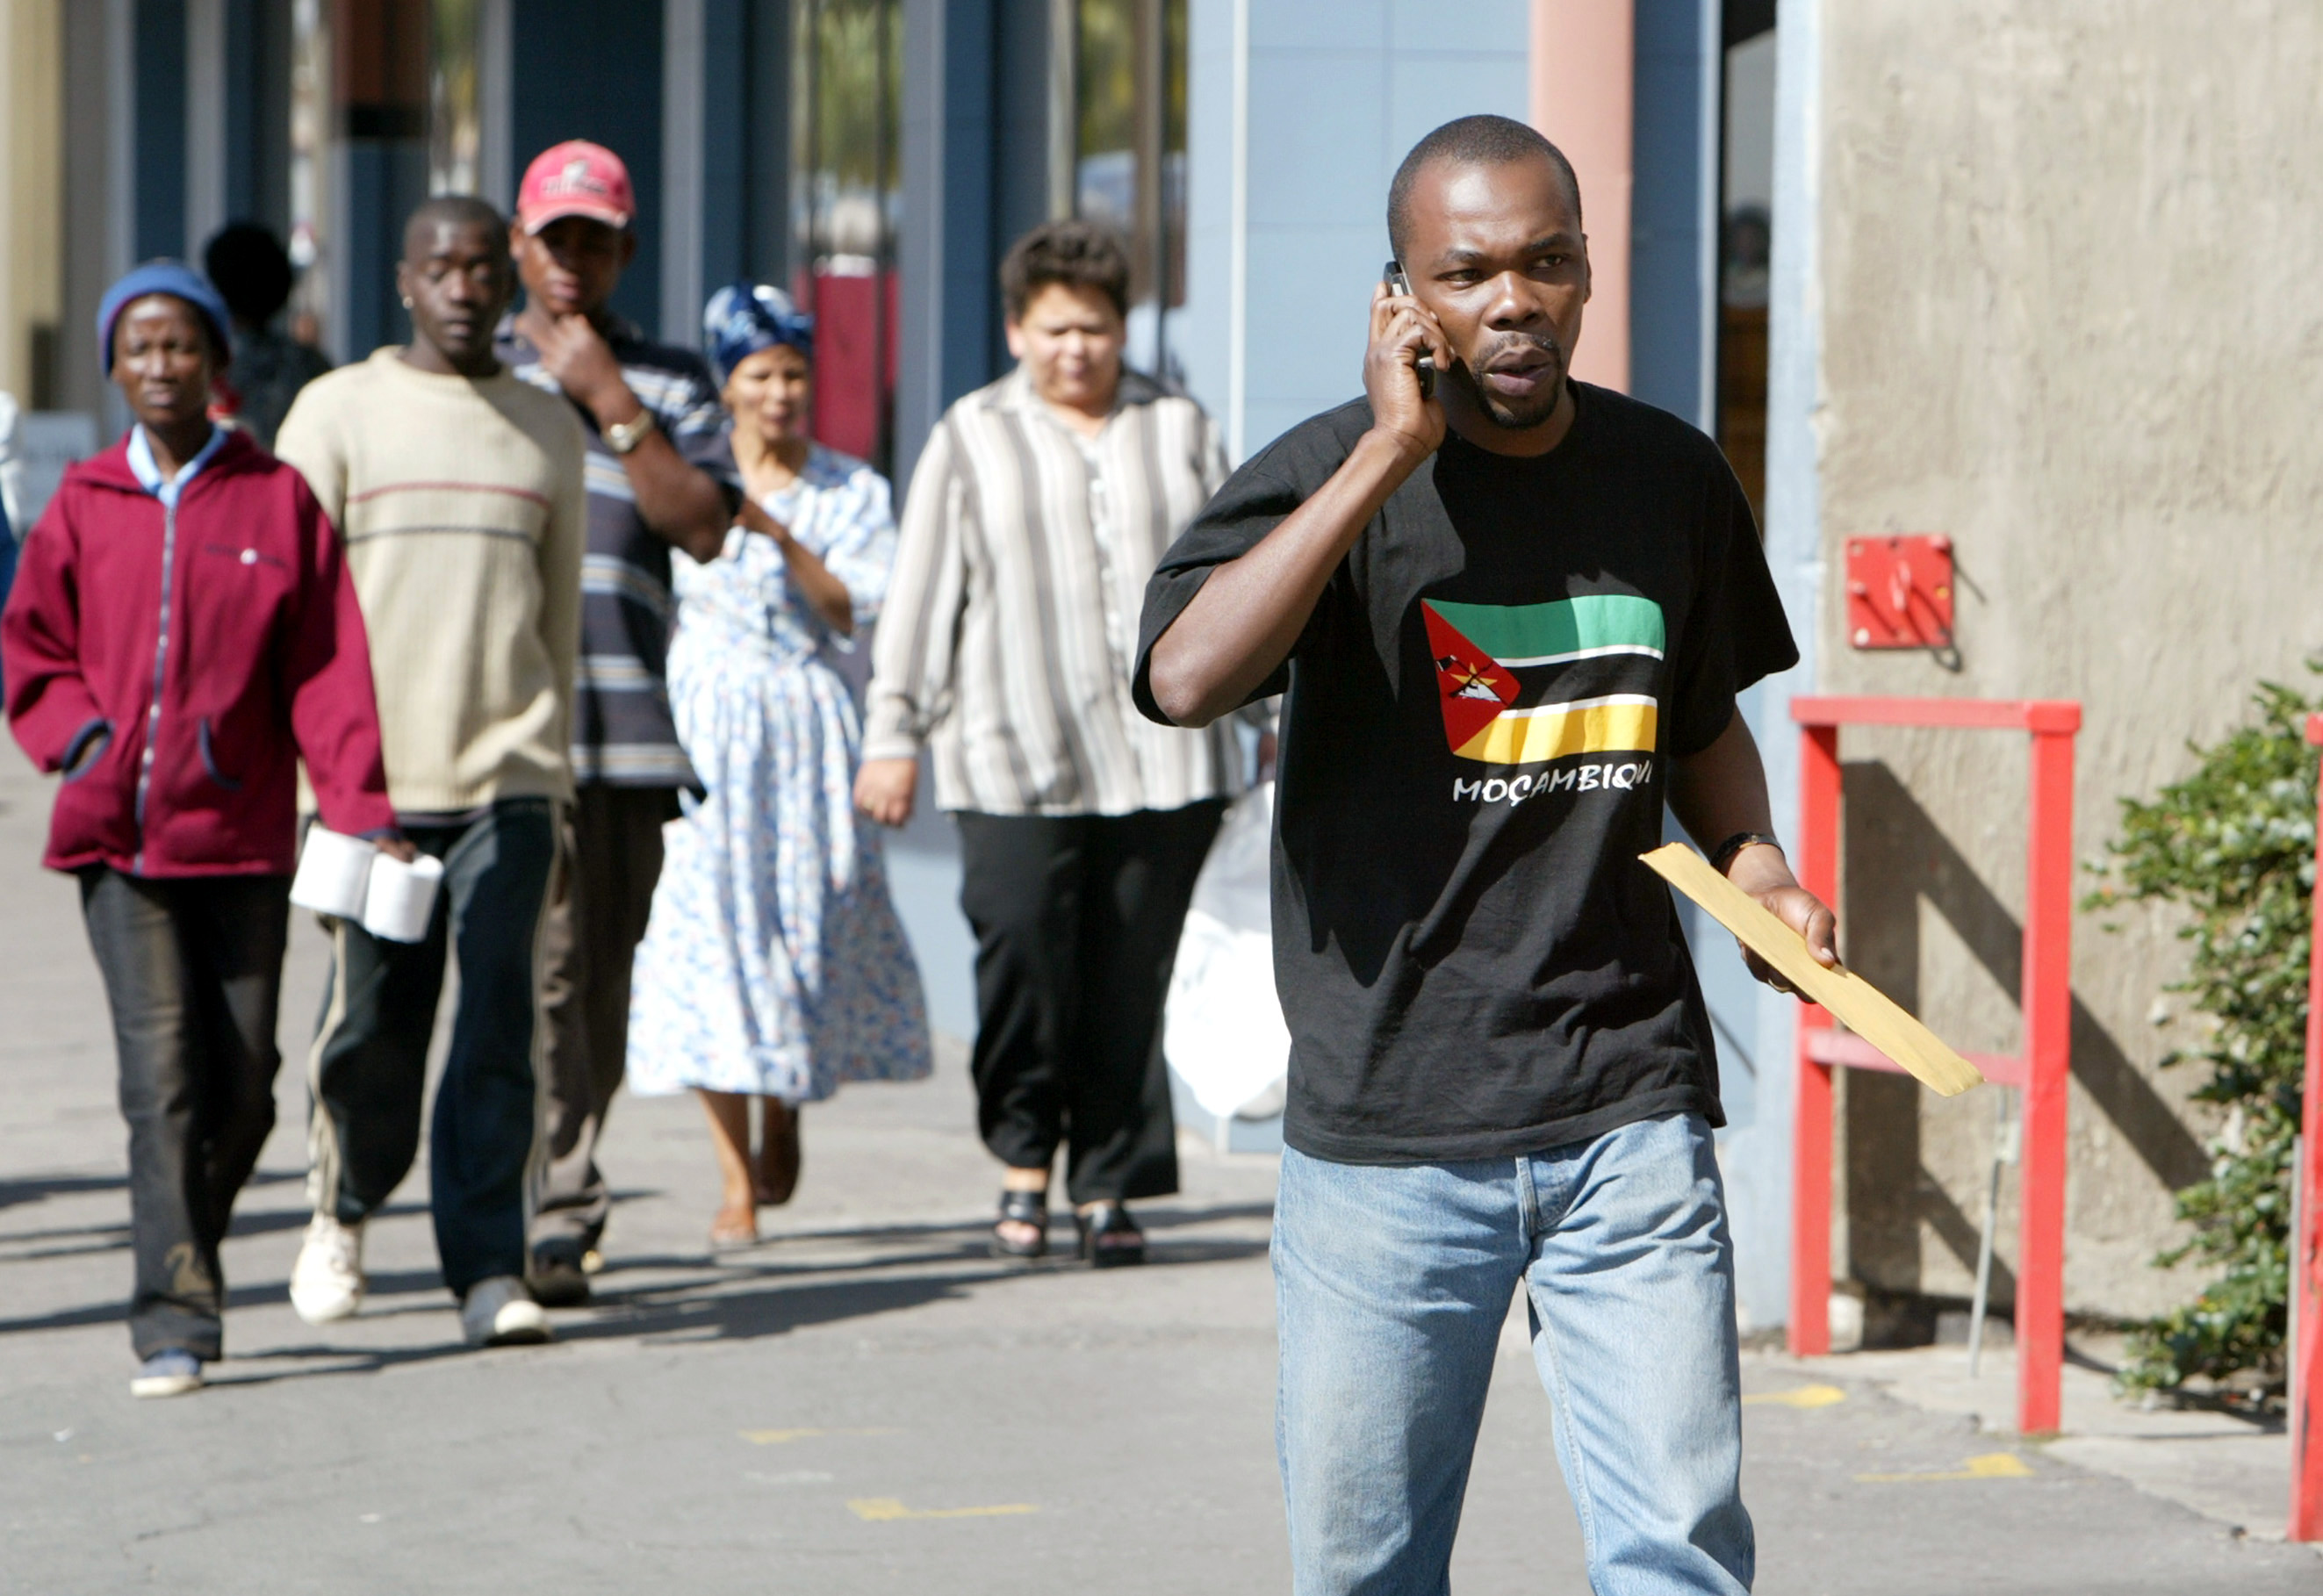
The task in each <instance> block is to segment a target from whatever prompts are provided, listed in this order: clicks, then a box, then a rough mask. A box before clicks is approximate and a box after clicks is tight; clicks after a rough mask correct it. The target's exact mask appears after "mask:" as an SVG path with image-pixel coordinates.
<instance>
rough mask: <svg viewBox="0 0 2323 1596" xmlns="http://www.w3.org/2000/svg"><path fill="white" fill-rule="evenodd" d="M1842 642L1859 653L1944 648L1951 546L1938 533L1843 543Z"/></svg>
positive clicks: (1949, 606)
mask: <svg viewBox="0 0 2323 1596" xmlns="http://www.w3.org/2000/svg"><path fill="white" fill-rule="evenodd" d="M1847 640H1848V641H1849V642H1850V643H1852V644H1853V645H1854V646H1855V647H1858V648H1949V647H1951V643H1952V540H1951V538H1949V537H1945V536H1944V535H1943V534H1942V533H1941V532H1935V533H1916V534H1912V535H1908V536H1904V537H1850V538H1849V539H1848V540H1847Z"/></svg>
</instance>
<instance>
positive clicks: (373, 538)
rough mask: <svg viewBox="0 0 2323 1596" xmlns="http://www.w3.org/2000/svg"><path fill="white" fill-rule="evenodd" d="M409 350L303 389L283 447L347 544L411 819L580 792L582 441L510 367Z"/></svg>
mask: <svg viewBox="0 0 2323 1596" xmlns="http://www.w3.org/2000/svg"><path fill="white" fill-rule="evenodd" d="M401 356H402V352H401V351H400V350H399V349H396V348H392V347H390V348H385V349H381V350H380V351H378V352H377V353H374V354H373V355H372V357H371V358H370V359H369V360H367V361H364V362H363V363H361V364H360V365H353V366H346V367H343V368H341V369H340V370H338V371H333V372H331V373H330V374H329V375H327V376H325V377H321V378H317V380H316V381H313V382H310V383H308V385H307V386H306V388H304V389H303V390H300V392H299V394H298V400H297V402H296V403H294V404H293V405H292V406H291V407H290V414H289V416H287V417H284V418H283V422H282V428H281V431H280V433H279V434H278V435H277V436H276V438H275V452H276V453H277V454H280V456H281V457H282V458H283V459H284V460H287V461H289V463H291V464H292V465H295V466H297V467H298V471H299V472H300V473H301V474H302V475H304V476H305V477H306V479H307V481H308V484H309V485H311V486H312V487H313V488H314V490H315V495H316V497H317V498H318V499H320V500H322V502H323V509H324V511H325V512H326V514H327V515H329V517H330V518H331V521H332V523H333V524H334V525H335V526H336V527H338V528H339V534H340V536H341V537H343V538H344V540H345V543H346V549H347V565H348V568H349V569H350V570H351V571H352V572H353V575H354V582H355V595H356V597H357V598H358V599H359V600H360V601H362V604H363V625H364V627H365V628H367V629H368V630H369V632H370V634H371V668H372V680H373V682H374V683H376V686H377V691H378V693H379V722H380V732H381V741H382V744H383V746H384V750H385V753H386V758H387V788H388V796H389V798H390V800H392V801H393V803H394V804H395V808H396V812H398V813H399V814H444V813H457V812H463V811H466V810H471V809H474V808H477V807H480V806H482V805H483V804H487V803H491V802H492V801H493V800H495V799H500V798H520V797H546V798H565V797H569V796H571V794H572V792H573V772H572V765H571V760H570V756H569V754H568V752H567V750H568V749H569V748H571V746H572V741H573V738H572V719H573V671H574V656H576V655H577V654H578V653H579V650H580V644H581V556H582V553H583V545H584V542H585V539H586V537H587V528H586V518H587V499H586V496H585V492H584V490H583V487H582V482H581V469H582V460H583V451H584V449H585V446H586V445H584V443H583V438H582V432H581V423H580V420H579V418H578V417H575V416H574V413H573V409H572V407H571V406H570V405H568V404H566V403H565V400H563V399H559V398H557V397H556V396H555V395H552V394H547V393H543V392H541V391H540V390H537V389H536V388H533V387H531V386H529V385H528V384H526V383H523V382H519V381H517V379H516V378H514V377H512V376H510V375H509V374H508V373H507V372H505V371H503V372H501V373H500V375H498V376H495V377H486V378H482V379H471V378H466V377H446V376H438V375H436V374H435V373H433V372H428V371H420V370H419V369H418V367H416V366H413V365H410V364H409V363H408V362H405V361H404V360H403V359H402V358H401Z"/></svg>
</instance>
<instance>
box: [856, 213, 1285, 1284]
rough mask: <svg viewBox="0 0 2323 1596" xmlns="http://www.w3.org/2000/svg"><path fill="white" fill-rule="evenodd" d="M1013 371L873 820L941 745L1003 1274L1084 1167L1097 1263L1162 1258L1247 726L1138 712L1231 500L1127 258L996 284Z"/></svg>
mask: <svg viewBox="0 0 2323 1596" xmlns="http://www.w3.org/2000/svg"><path fill="white" fill-rule="evenodd" d="M1001 291H1002V297H1003V298H1004V300H1005V304H1006V307H1007V330H1008V347H1009V350H1010V353H1014V354H1015V356H1016V358H1017V361H1018V362H1019V363H1018V367H1017V369H1016V370H1015V371H1014V372H1012V373H1010V374H1009V375H1008V376H1006V377H1004V378H1002V379H1001V380H1000V381H997V382H996V383H994V384H992V385H991V386H990V387H988V388H985V389H982V390H978V392H975V393H971V394H969V395H968V396H967V397H966V398H965V399H960V401H959V402H958V403H957V404H955V405H953V406H952V407H951V408H950V410H949V411H947V412H946V413H945V415H944V417H943V420H942V421H941V423H940V424H939V425H938V426H937V427H936V429H935V432H934V434H933V436H931V437H930V438H929V440H928V444H927V448H926V450H925V451H924V452H923V454H921V456H920V461H919V465H918V468H917V470H916V471H915V472H914V475H913V478H912V489H911V492H910V494H909V495H908V496H907V498H906V500H905V501H904V527H903V538H902V543H901V546H900V547H899V549H898V551H897V555H896V566H895V580H894V582H893V583H892V584H891V585H890V587H889V590H888V601H887V611H886V616H887V619H886V624H885V625H883V626H881V627H880V628H879V636H878V640H877V643H876V644H875V645H874V647H873V652H872V669H873V677H872V683H871V693H870V702H869V708H868V713H867V716H866V724H865V729H864V738H863V753H864V766H863V774H862V775H861V776H860V777H859V780H858V781H857V784H856V801H857V803H859V804H860V805H861V806H862V808H863V809H864V811H865V812H867V813H868V814H870V815H871V816H872V817H873V818H875V819H877V820H879V821H884V822H886V824H888V825H901V824H903V823H904V821H906V820H908V819H909V818H910V816H911V812H912V805H913V799H914V788H915V786H916V784H917V777H918V768H919V766H918V759H919V754H920V750H921V748H923V746H924V747H925V748H927V749H928V751H929V753H930V755H931V756H932V765H933V766H934V771H935V784H936V803H938V804H939V805H940V806H941V807H942V808H943V809H946V810H950V811H951V812H954V813H955V814H956V815H957V816H958V819H959V823H960V847H961V853H962V857H963V862H964V864H965V867H966V878H965V881H964V883H963V885H962V887H961V892H960V903H961V907H962V908H964V909H965V910H966V911H967V913H968V917H969V922H970V923H971V924H972V925H973V927H974V929H975V931H976V938H977V960H976V969H977V1004H978V1023H977V1034H976V1047H975V1052H974V1056H973V1069H974V1073H975V1077H976V1087H977V1096H978V1120H979V1123H980V1128H981V1130H982V1132H983V1134H984V1140H985V1144H986V1145H987V1147H988V1148H990V1149H991V1151H992V1152H993V1155H994V1156H995V1157H996V1158H997V1159H999V1160H1000V1161H1001V1163H1002V1165H1003V1166H1004V1173H1003V1175H1002V1193H1001V1204H1000V1217H999V1222H998V1223H997V1224H996V1225H995V1226H994V1234H993V1247H994V1250H995V1251H996V1252H999V1253H1001V1254H1002V1255H1004V1256H1009V1257H1035V1256H1038V1255H1039V1254H1040V1253H1042V1252H1045V1251H1046V1250H1047V1247H1048V1188H1049V1166H1050V1164H1051V1162H1052V1161H1053V1160H1054V1158H1055V1156H1056V1152H1057V1150H1058V1148H1059V1147H1060V1146H1063V1147H1064V1148H1065V1150H1066V1188H1067V1191H1068V1192H1069V1194H1070V1197H1071V1198H1072V1203H1073V1207H1074V1215H1075V1222H1076V1225H1077V1227H1078V1229H1079V1237H1080V1250H1081V1255H1082V1256H1083V1257H1084V1258H1085V1259H1087V1260H1088V1261H1089V1262H1091V1263H1093V1264H1096V1265H1097V1266H1098V1267H1105V1266H1108V1265H1113V1264H1122V1263H1135V1262H1139V1261H1142V1260H1143V1257H1144V1245H1145V1238H1144V1236H1143V1234H1142V1233H1141V1232H1140V1231H1139V1229H1138V1227H1137V1225H1136V1222H1135V1221H1134V1219H1132V1218H1131V1216H1130V1214H1129V1210H1128V1207H1127V1205H1128V1204H1129V1203H1130V1202H1132V1201H1134V1200H1136V1199H1139V1198H1142V1197H1161V1196H1165V1195H1167V1194H1169V1193H1171V1192H1174V1191H1176V1190H1177V1189H1178V1160H1177V1150H1176V1140H1175V1138H1176V1131H1175V1127H1174V1126H1173V1124H1172V1123H1171V1114H1170V1087H1169V1079H1168V1077H1167V1075H1166V1074H1165V1073H1164V1071H1163V1068H1162V1063H1161V1047H1160V1020H1161V1003H1162V998H1163V995H1165V994H1166V993H1167V991H1168V989H1169V985H1170V967H1171V960H1172V959H1174V958H1175V957H1176V953H1177V947H1178V933H1179V931H1180V926H1181V925H1182V923H1183V922H1184V920H1185V915H1186V904H1187V900H1188V899H1189V897H1190V896H1191V894H1192V892H1193V887H1194V877H1195V875H1196V873H1197V872H1198V871H1199V869H1200V868H1201V864H1202V858H1203V856H1204V855H1205V854H1206V853H1207V851H1208V848H1209V845H1210V839H1211V837H1212V836H1213V835H1214V834H1215V833H1216V832H1217V826H1218V817H1219V815H1220V813H1221V812H1223V811H1224V810H1225V808H1226V800H1227V799H1228V798H1230V797H1232V796H1233V795H1234V793H1235V792H1236V791H1238V790H1239V789H1240V787H1241V785H1242V775H1243V773H1242V756H1241V750H1240V748H1239V746H1238V745H1237V743H1236V740H1235V734H1234V731H1233V729H1231V727H1229V726H1227V725H1226V724H1224V723H1221V724H1219V725H1217V726H1215V727H1213V728H1211V729H1208V730H1206V731H1183V730H1179V729H1175V728H1171V727H1163V726H1157V725H1154V724H1153V723H1152V721H1150V720H1146V719H1145V718H1144V717H1143V716H1142V715H1140V714H1139V713H1138V711H1137V707H1136V705H1135V704H1134V702H1132V701H1131V698H1130V690H1129V683H1130V667H1131V664H1132V662H1133V661H1134V658H1135V656H1136V649H1137V619H1138V614H1139V610H1140V608H1141V606H1142V604H1143V599H1144V590H1145V579H1146V578H1147V577H1148V576H1150V575H1151V574H1152V572H1153V568H1154V566H1155V565H1156V564H1158V563H1159V562H1160V560H1161V554H1162V551H1163V550H1164V549H1166V548H1167V547H1168V546H1170V543H1171V539H1173V538H1174V537H1177V535H1178V533H1179V532H1180V531H1181V530H1183V529H1184V527H1185V526H1186V524H1187V523H1188V522H1189V521H1190V520H1191V519H1192V518H1193V517H1194V515H1195V513H1196V512H1197V511H1198V510H1199V509H1201V508H1202V505H1203V504H1204V502H1205V501H1207V500H1208V498H1209V496H1210V494H1211V492H1212V491H1213V490H1215V489H1216V488H1217V485H1218V484H1219V483H1220V482H1223V481H1224V480H1225V478H1226V456H1225V452H1224V450H1223V449H1222V447H1221V446H1220V443H1219V439H1218V435H1217V428H1216V427H1213V426H1212V425H1211V422H1210V418H1209V417H1207V416H1206V415H1204V414H1203V413H1202V409H1201V407H1200V406H1198V405H1197V404H1195V403H1194V402H1193V401H1192V400H1191V399H1187V398H1185V397H1183V396H1182V395H1179V394H1175V393H1171V392H1170V391H1168V390H1165V389H1163V388H1162V387H1161V385H1160V384H1158V383H1155V382H1153V381H1150V380H1149V379H1147V378H1144V377H1142V376H1139V375H1138V374H1136V373H1135V372H1133V371H1124V370H1123V368H1122V348H1123V344H1124V343H1125V334H1126V321H1125V316H1126V310H1127V305H1128V298H1129V262H1128V257H1127V255H1126V253H1125V252H1124V250H1123V249H1122V247H1121V244H1120V243H1119V242H1118V241H1117V240H1116V238H1115V237H1114V236H1113V235H1112V234H1110V233H1108V232H1106V231H1105V230H1104V229H1101V228H1099V227H1097V226H1096V225H1093V224H1090V223H1088V222H1081V221H1066V222H1054V223H1051V224H1049V225H1046V226H1043V227H1041V228H1038V229H1036V230H1034V231H1033V233H1031V234H1027V235H1026V236H1025V237H1024V238H1023V239H1021V240H1019V241H1018V242H1017V243H1016V245H1015V248H1013V249H1011V250H1010V251H1009V252H1008V258H1007V260H1006V261H1005V263H1004V264H1003V265H1002V267H1001Z"/></svg>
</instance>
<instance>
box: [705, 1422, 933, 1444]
mask: <svg viewBox="0 0 2323 1596" xmlns="http://www.w3.org/2000/svg"><path fill="white" fill-rule="evenodd" d="M734 1433H735V1434H736V1435H739V1436H741V1437H742V1439H744V1440H745V1441H748V1443H749V1444H750V1445H753V1446H780V1445H782V1444H783V1443H784V1442H785V1441H804V1440H808V1439H810V1438H811V1437H813V1436H816V1435H902V1434H903V1431H901V1430H897V1429H892V1428H880V1427H874V1428H870V1429H844V1430H820V1429H795V1430H737V1431H735V1432H734Z"/></svg>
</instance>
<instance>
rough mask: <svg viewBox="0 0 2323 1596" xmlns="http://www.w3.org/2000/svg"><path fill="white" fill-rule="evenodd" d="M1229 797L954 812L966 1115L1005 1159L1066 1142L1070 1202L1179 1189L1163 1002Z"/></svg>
mask: <svg viewBox="0 0 2323 1596" xmlns="http://www.w3.org/2000/svg"><path fill="white" fill-rule="evenodd" d="M1225 812H1226V801H1225V800H1224V799H1213V800H1209V801H1206V802H1204V803H1193V804H1189V805H1188V806H1187V807H1185V808H1184V809H1172V810H1141V811H1139V812H1136V813H1134V814H1126V815H1053V816H1052V815H994V814H975V813H963V814H961V815H960V817H959V820H960V854H961V859H962V863H963V865H964V867H965V879H964V880H963V882H962V884H961V886H960V908H961V910H962V911H963V912H964V913H966V914H967V915H968V919H969V924H970V925H971V926H973V927H974V928H975V931H976V1001H977V1028H976V1049H975V1052H974V1055H973V1057H972V1059H971V1068H972V1069H973V1071H974V1074H975V1077H976V1096H977V1124H978V1129H979V1130H980V1131H982V1133H983V1134H984V1144H985V1145H986V1146H987V1147H988V1148H990V1149H991V1150H992V1152H993V1155H994V1156H995V1157H996V1158H998V1159H999V1160H1001V1161H1002V1162H1003V1163H1005V1164H1008V1165H1010V1166H1012V1167H1014V1168H1016V1169H1042V1168H1046V1167H1047V1165H1048V1163H1049V1161H1050V1160H1051V1159H1052V1158H1054V1157H1055V1156H1056V1151H1057V1146H1058V1144H1059V1143H1060V1142H1062V1143H1063V1144H1064V1145H1065V1148H1066V1150H1067V1151H1066V1165H1065V1169H1066V1175H1065V1189H1066V1192H1067V1194H1068V1195H1069V1196H1070V1197H1071V1199H1072V1200H1073V1201H1074V1202H1076V1203H1092V1202H1098V1201H1102V1200H1105V1199H1107V1198H1111V1199H1114V1200H1116V1201H1128V1200H1130V1199H1133V1198H1137V1197H1165V1196H1167V1195H1168V1194H1170V1193H1171V1192H1173V1191H1176V1190H1177V1189H1178V1146H1177V1127H1176V1125H1175V1124H1174V1123H1173V1121H1172V1119H1171V1114H1170V1081H1169V1076H1168V1074H1167V1073H1166V1071H1165V1069H1164V1067H1163V1065H1162V1062H1161V1004H1162V999H1163V998H1164V997H1165V996H1167V995H1168V993H1169V989H1170V968H1171V964H1172V963H1174V962H1175V961H1176V959H1177V957H1178V933H1179V931H1180V930H1181V929H1182V928H1183V926H1184V923H1185V919H1186V904H1187V903H1188V901H1189V899H1191V898H1192V896H1193V894H1194V878H1195V876H1198V874H1200V872H1201V868H1202V860H1203V858H1204V857H1205V856H1206V855H1207V853H1208V852H1209V848H1210V839H1211V838H1212V837H1214V836H1216V835H1217V829H1218V819H1219V817H1220V816H1221V815H1223V814H1224V813H1225Z"/></svg>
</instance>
